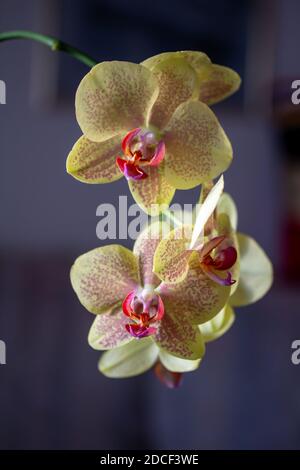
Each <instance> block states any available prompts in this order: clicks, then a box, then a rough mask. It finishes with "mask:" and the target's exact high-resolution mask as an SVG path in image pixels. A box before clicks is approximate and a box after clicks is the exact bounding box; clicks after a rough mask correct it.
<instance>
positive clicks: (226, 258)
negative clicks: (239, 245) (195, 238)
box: [199, 236, 237, 286]
mask: <svg viewBox="0 0 300 470" xmlns="http://www.w3.org/2000/svg"><path fill="white" fill-rule="evenodd" d="M224 243H226V237H225V236H220V237H215V238H212V239H211V240H209V241H208V242H207V243H205V245H204V246H203V247H202V249H201V250H200V252H199V257H200V263H201V266H202V269H203V270H204V271H205V272H206V273H207V275H208V276H209V277H210V278H211V279H213V280H214V281H215V282H218V283H219V284H222V285H225V286H231V285H232V284H234V283H235V282H236V281H235V280H234V279H232V276H231V272H230V271H228V270H229V269H230V268H232V267H233V265H234V264H235V262H236V260H237V251H236V249H235V248H234V247H233V246H225V247H223V248H222V245H223V246H224ZM213 252H214V254H212V253H213ZM216 271H227V276H226V278H224V277H223V276H221V275H219V274H218V273H217V272H216Z"/></svg>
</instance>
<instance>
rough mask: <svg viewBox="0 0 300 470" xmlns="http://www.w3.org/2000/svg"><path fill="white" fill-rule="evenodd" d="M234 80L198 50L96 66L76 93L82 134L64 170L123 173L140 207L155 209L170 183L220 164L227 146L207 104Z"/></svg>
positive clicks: (98, 176)
mask: <svg viewBox="0 0 300 470" xmlns="http://www.w3.org/2000/svg"><path fill="white" fill-rule="evenodd" d="M239 84H240V79H239V77H238V75H237V74H236V73H235V72H234V71H232V70H231V69H228V68H226V67H221V66H219V65H215V64H212V63H211V62H210V60H209V59H208V57H207V56H206V55H205V54H203V53H201V52H178V53H165V54H161V55H159V56H155V57H152V58H150V59H147V60H146V61H145V62H143V63H142V64H133V63H130V62H120V61H112V62H102V63H100V64H98V65H96V66H95V67H93V68H92V70H91V71H90V72H89V73H88V74H87V75H86V76H85V77H84V78H83V80H82V81H81V83H80V85H79V87H78V90H77V93H76V103H75V104H76V116H77V120H78V123H79V126H80V128H81V130H82V132H83V136H82V137H80V139H79V140H78V141H77V142H76V143H75V145H74V147H73V149H72V150H71V152H70V154H69V156H68V160H67V171H68V173H70V174H71V175H72V176H74V177H75V178H76V179H78V180H80V181H82V182H85V183H109V182H112V181H116V180H118V179H119V178H121V177H122V176H123V175H124V176H125V178H126V179H127V180H128V184H129V188H130V190H131V193H132V195H133V197H134V199H135V200H136V202H137V203H138V204H139V205H140V207H141V208H142V209H143V210H144V211H145V212H147V213H151V215H157V214H158V213H160V212H161V211H162V210H163V209H164V208H165V206H166V205H169V203H170V202H171V200H172V198H173V196H174V193H175V190H176V189H190V188H193V187H195V186H197V185H199V184H201V183H203V182H206V181H208V180H211V179H213V178H215V177H216V176H217V175H219V174H220V173H222V172H223V171H225V170H226V169H227V168H228V166H229V164H230V163H231V160H232V148H231V144H230V142H229V140H228V138H227V136H226V134H225V132H224V131H223V129H222V127H221V126H220V124H219V122H218V120H217V118H216V117H215V115H214V113H213V112H212V111H211V110H210V108H209V107H208V106H207V104H212V103H214V102H217V101H219V100H220V99H223V98H225V97H226V96H228V95H229V94H231V93H233V92H234V91H235V90H236V89H237V88H238V87H239ZM206 103H207V104H206Z"/></svg>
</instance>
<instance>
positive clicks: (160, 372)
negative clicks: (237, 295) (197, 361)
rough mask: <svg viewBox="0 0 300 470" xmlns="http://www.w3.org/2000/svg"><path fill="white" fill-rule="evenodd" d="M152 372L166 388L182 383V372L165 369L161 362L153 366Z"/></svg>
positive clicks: (178, 385) (175, 386) (172, 387)
mask: <svg viewBox="0 0 300 470" xmlns="http://www.w3.org/2000/svg"><path fill="white" fill-rule="evenodd" d="M154 373H155V375H156V377H157V378H158V380H159V381H160V382H161V383H162V384H163V385H165V386H166V387H167V388H171V389H174V388H178V387H180V385H181V384H182V379H183V374H181V373H180V372H171V371H170V370H168V369H166V368H165V367H164V366H163V365H162V363H161V362H157V363H156V365H155V366H154Z"/></svg>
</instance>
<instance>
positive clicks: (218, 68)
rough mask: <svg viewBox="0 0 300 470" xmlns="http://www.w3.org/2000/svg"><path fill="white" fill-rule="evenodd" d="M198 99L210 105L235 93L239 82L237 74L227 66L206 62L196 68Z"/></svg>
mask: <svg viewBox="0 0 300 470" xmlns="http://www.w3.org/2000/svg"><path fill="white" fill-rule="evenodd" d="M198 78H199V82H200V95H199V100H200V101H203V102H204V103H206V104H208V105H211V104H214V103H218V102H219V101H222V100H224V99H225V98H227V97H228V96H230V95H232V94H233V93H235V92H236V91H237V90H238V89H239V87H240V84H241V79H240V77H239V75H238V74H237V73H236V72H235V71H234V70H232V69H230V68H228V67H223V66H222V65H217V64H206V65H204V66H202V67H201V68H199V69H198Z"/></svg>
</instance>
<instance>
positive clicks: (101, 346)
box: [88, 305, 132, 351]
mask: <svg viewBox="0 0 300 470" xmlns="http://www.w3.org/2000/svg"><path fill="white" fill-rule="evenodd" d="M127 323H128V317H126V316H125V315H124V313H123V310H122V306H121V305H119V306H116V307H113V308H111V309H110V310H108V311H107V312H105V313H101V315H97V316H96V318H95V320H94V322H93V324H92V327H91V329H90V332H89V336H88V343H89V345H90V346H91V347H92V348H93V349H97V350H98V351H103V350H105V349H113V348H116V347H118V346H122V345H123V344H126V343H129V342H130V341H132V336H131V335H130V334H129V333H128V332H127V331H126V328H125V325H126V324H127Z"/></svg>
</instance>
